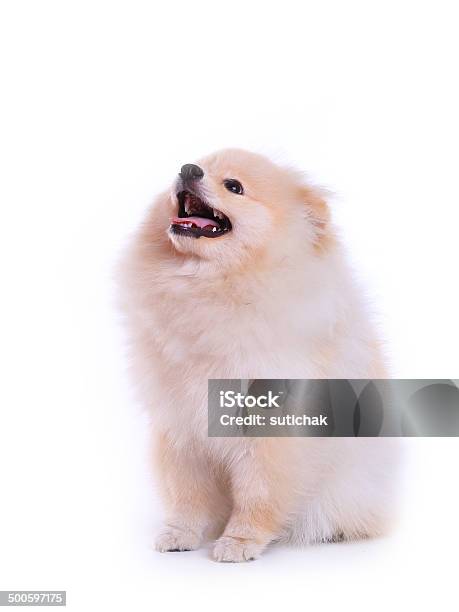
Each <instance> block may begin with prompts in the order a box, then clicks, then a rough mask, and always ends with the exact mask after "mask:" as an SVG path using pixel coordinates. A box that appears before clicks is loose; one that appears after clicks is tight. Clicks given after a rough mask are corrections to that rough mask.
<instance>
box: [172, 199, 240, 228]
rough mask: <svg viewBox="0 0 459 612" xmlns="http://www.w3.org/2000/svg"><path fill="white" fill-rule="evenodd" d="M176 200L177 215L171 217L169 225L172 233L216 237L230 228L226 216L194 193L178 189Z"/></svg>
mask: <svg viewBox="0 0 459 612" xmlns="http://www.w3.org/2000/svg"><path fill="white" fill-rule="evenodd" d="M177 200H178V215H177V216H176V217H173V218H172V219H171V226H170V230H171V232H173V233H174V234H181V235H183V236H193V237H194V238H200V237H201V236H205V237H206V238H217V237H218V236H222V235H223V234H226V233H227V232H229V231H230V230H231V222H230V220H229V219H228V217H227V216H226V215H224V214H223V213H222V212H220V211H219V210H217V209H216V208H213V207H212V206H211V205H210V204H208V203H207V202H204V200H202V199H201V198H199V197H198V196H197V195H195V194H194V193H191V192H190V191H186V190H184V191H179V193H178V194H177Z"/></svg>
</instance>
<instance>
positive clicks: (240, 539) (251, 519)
mask: <svg viewBox="0 0 459 612" xmlns="http://www.w3.org/2000/svg"><path fill="white" fill-rule="evenodd" d="M285 441H286V440H285V439H284V440H280V439H273V438H271V439H267V438H265V439H258V440H255V439H252V440H244V443H245V444H246V448H245V449H244V450H243V451H242V452H241V455H240V456H239V457H238V458H237V460H235V461H232V462H231V464H230V467H229V469H230V475H231V491H232V498H233V511H232V514H231V516H230V519H229V521H228V523H227V525H226V527H225V530H224V532H223V535H222V536H221V537H220V538H219V539H218V540H217V542H216V543H215V547H214V551H213V556H214V558H215V559H216V560H217V561H230V562H231V561H232V562H238V561H248V560H251V559H257V558H258V557H259V556H260V554H261V553H262V552H263V550H264V549H265V548H266V546H267V545H268V544H269V543H270V542H271V541H273V540H275V539H277V538H278V537H279V535H280V534H281V532H282V527H283V526H284V525H285V523H286V520H287V516H288V514H289V510H290V508H291V505H292V502H293V497H294V494H293V491H294V488H293V486H292V479H291V472H289V468H290V470H291V467H292V465H291V463H290V460H289V455H290V452H289V451H290V449H289V448H288V447H287V446H286V444H285ZM289 464H290V465H289Z"/></svg>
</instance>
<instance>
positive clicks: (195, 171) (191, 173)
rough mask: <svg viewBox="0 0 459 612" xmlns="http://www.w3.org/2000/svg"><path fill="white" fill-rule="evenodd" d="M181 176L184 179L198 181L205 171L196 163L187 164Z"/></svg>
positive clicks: (182, 169) (181, 171)
mask: <svg viewBox="0 0 459 612" xmlns="http://www.w3.org/2000/svg"><path fill="white" fill-rule="evenodd" d="M180 176H181V177H182V179H183V180H184V181H187V180H191V181H193V180H194V181H197V180H198V179H202V177H203V176H204V171H203V170H202V168H200V167H199V166H196V165H195V164H185V165H184V166H182V168H181V170H180Z"/></svg>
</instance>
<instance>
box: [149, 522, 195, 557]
mask: <svg viewBox="0 0 459 612" xmlns="http://www.w3.org/2000/svg"><path fill="white" fill-rule="evenodd" d="M200 544H201V540H200V538H199V537H198V536H197V535H196V534H195V533H193V532H192V531H191V530H189V529H176V528H175V527H168V528H167V529H165V530H164V531H162V532H161V533H160V534H159V535H158V537H157V538H156V542H155V548H156V550H157V551H159V552H182V551H186V550H196V549H197V548H199V545H200Z"/></svg>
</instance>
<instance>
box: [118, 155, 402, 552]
mask: <svg viewBox="0 0 459 612" xmlns="http://www.w3.org/2000/svg"><path fill="white" fill-rule="evenodd" d="M198 164H199V166H200V167H201V168H202V169H203V170H204V177H203V178H202V180H201V181H200V183H201V185H202V189H203V190H204V192H205V194H206V198H207V200H208V202H209V203H210V204H211V205H212V206H214V207H215V208H217V209H219V210H220V211H222V212H223V213H224V214H225V215H227V216H228V217H229V219H230V220H231V223H232V226H233V229H232V231H231V232H229V233H227V234H226V235H224V236H221V237H218V238H215V239H212V238H206V237H201V238H198V239H196V238H192V237H189V236H178V235H174V234H171V233H170V232H169V231H168V228H169V225H170V219H171V217H173V216H174V215H176V214H177V197H176V186H175V184H174V186H173V188H172V190H171V191H168V192H166V193H163V194H162V195H160V196H159V197H158V198H157V200H156V202H155V204H154V206H153V207H152V209H151V210H150V211H149V213H148V215H147V218H146V220H145V222H144V223H143V225H142V226H141V228H140V230H139V231H138V232H137V234H136V235H135V239H134V240H133V241H132V243H131V245H130V248H129V249H128V253H127V255H126V257H125V259H124V265H123V275H122V279H123V281H122V282H123V290H124V291H123V293H124V308H125V312H126V313H127V319H128V325H129V332H130V336H131V339H132V347H133V351H132V365H133V371H134V373H135V376H136V380H137V382H138V385H139V388H140V392H141V396H142V398H143V401H144V402H145V403H146V404H147V405H148V407H149V409H151V413H152V415H153V417H154V418H153V422H154V435H155V439H156V440H155V442H156V444H155V447H156V464H157V467H158V471H159V481H160V483H161V485H162V491H163V493H164V499H165V504H166V509H167V519H166V523H165V527H164V530H163V531H162V532H161V534H160V535H159V537H158V539H157V549H158V550H160V551H170V550H189V549H195V548H197V547H199V546H200V544H201V542H203V541H204V539H205V538H208V537H215V536H219V537H218V539H217V541H216V543H215V546H214V549H213V554H214V558H215V559H217V560H218V561H243V560H246V559H253V558H257V557H258V556H259V555H260V553H261V552H262V551H263V549H264V548H265V547H266V546H267V545H268V544H269V543H270V542H272V541H278V540H281V541H291V542H298V543H313V542H319V541H327V540H334V539H337V538H342V537H344V538H347V539H352V538H360V537H366V536H375V535H378V534H381V533H383V532H384V531H385V528H386V526H387V521H388V518H389V516H390V514H391V512H390V507H391V499H390V498H391V489H392V480H393V465H394V462H395V453H394V452H393V450H392V448H391V444H390V441H389V440H388V439H377V438H373V439H365V438H364V439H350V438H315V437H314V438H209V437H208V436H207V380H208V379H209V378H243V379H253V378H287V379H288V378H382V377H385V376H386V372H385V367H384V363H383V359H382V356H381V351H380V348H379V343H378V341H377V338H376V336H375V333H374V330H373V328H372V325H371V323H370V321H369V317H368V315H367V312H366V309H365V307H364V305H363V303H362V299H361V295H360V291H358V290H357V289H356V287H355V285H354V282H353V280H352V277H351V274H350V272H349V270H348V267H347V265H346V261H345V257H344V253H343V249H342V247H341V245H340V243H339V240H338V239H337V237H336V235H335V233H334V231H333V228H332V225H331V223H330V218H329V209H328V206H327V204H326V202H325V201H324V199H323V197H322V195H321V194H320V193H319V192H318V191H317V190H315V189H314V188H312V187H310V186H308V185H307V184H306V183H305V181H304V179H303V177H302V176H301V175H300V174H299V173H296V172H294V171H292V170H289V169H285V168H281V167H279V166H277V165H276V164H274V163H272V162H271V161H269V160H268V159H266V158H264V157H262V156H259V155H256V154H253V153H249V152H246V151H241V150H234V149H231V150H224V151H220V152H218V153H215V154H213V155H210V156H209V157H206V158H205V159H202V160H200V161H199V162H198ZM227 178H236V179H238V180H239V181H240V182H241V183H242V184H243V185H244V189H245V192H244V194H243V195H237V194H234V193H231V192H229V191H227V190H226V189H225V187H224V185H223V181H224V180H225V179H227Z"/></svg>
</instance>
